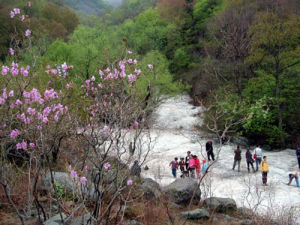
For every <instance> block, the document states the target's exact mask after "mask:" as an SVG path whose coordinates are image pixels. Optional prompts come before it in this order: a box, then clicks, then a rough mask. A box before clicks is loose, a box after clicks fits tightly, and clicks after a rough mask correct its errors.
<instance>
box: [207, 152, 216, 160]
mask: <svg viewBox="0 0 300 225" xmlns="http://www.w3.org/2000/svg"><path fill="white" fill-rule="evenodd" d="M206 153H207V158H208V161H210V157H211V158H212V160H213V161H215V155H214V152H213V151H208V152H206Z"/></svg>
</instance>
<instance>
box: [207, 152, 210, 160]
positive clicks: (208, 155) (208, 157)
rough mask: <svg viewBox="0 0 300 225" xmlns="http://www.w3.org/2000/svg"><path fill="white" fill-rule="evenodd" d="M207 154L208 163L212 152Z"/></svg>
mask: <svg viewBox="0 0 300 225" xmlns="http://www.w3.org/2000/svg"><path fill="white" fill-rule="evenodd" d="M206 153H207V159H208V161H210V152H206Z"/></svg>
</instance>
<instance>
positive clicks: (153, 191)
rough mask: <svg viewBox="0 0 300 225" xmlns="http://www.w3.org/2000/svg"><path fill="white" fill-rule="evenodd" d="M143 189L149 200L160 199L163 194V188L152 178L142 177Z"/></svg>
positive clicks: (141, 186) (141, 187)
mask: <svg viewBox="0 0 300 225" xmlns="http://www.w3.org/2000/svg"><path fill="white" fill-rule="evenodd" d="M140 189H141V191H142V192H143V193H144V197H145V198H146V199H147V200H150V199H153V198H155V199H158V198H160V196H161V189H160V186H159V184H158V183H157V182H156V181H154V180H152V179H151V178H145V179H142V184H141V185H140Z"/></svg>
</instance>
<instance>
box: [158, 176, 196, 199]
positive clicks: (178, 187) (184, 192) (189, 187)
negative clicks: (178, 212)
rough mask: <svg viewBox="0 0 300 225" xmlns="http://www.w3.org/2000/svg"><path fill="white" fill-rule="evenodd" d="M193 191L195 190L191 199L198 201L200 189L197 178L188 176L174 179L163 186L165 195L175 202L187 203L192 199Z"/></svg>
mask: <svg viewBox="0 0 300 225" xmlns="http://www.w3.org/2000/svg"><path fill="white" fill-rule="evenodd" d="M194 191H196V192H195V195H194V199H193V201H195V202H199V200H200V197H201V191H200V188H199V186H198V183H197V180H195V179H192V178H189V177H186V178H184V179H176V180H175V181H174V182H173V183H171V184H169V185H168V186H166V187H164V188H163V192H164V193H165V194H166V196H167V197H168V198H169V199H170V200H171V201H172V202H175V203H176V204H188V203H189V202H190V200H191V199H192V196H193V193H194Z"/></svg>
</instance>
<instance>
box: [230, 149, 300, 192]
mask: <svg viewBox="0 0 300 225" xmlns="http://www.w3.org/2000/svg"><path fill="white" fill-rule="evenodd" d="M241 153H242V151H241V149H240V146H237V148H236V149H235V150H234V160H233V167H232V170H234V169H235V166H236V165H238V172H240V164H241V160H242V156H241ZM253 153H254V155H253V157H252V153H251V151H250V148H249V147H248V148H247V151H246V154H245V156H246V162H247V169H248V172H250V166H251V168H252V170H253V172H256V171H258V168H260V171H261V174H262V183H263V185H267V180H268V172H269V165H268V162H267V156H263V154H262V149H261V148H260V146H259V145H257V146H256V148H255V149H254V151H253ZM254 162H255V163H256V169H254V166H253V163H254ZM299 168H300V165H299ZM293 179H295V180H296V185H297V187H299V175H298V171H297V170H295V171H292V172H289V182H288V185H290V184H291V182H292V180H293Z"/></svg>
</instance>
